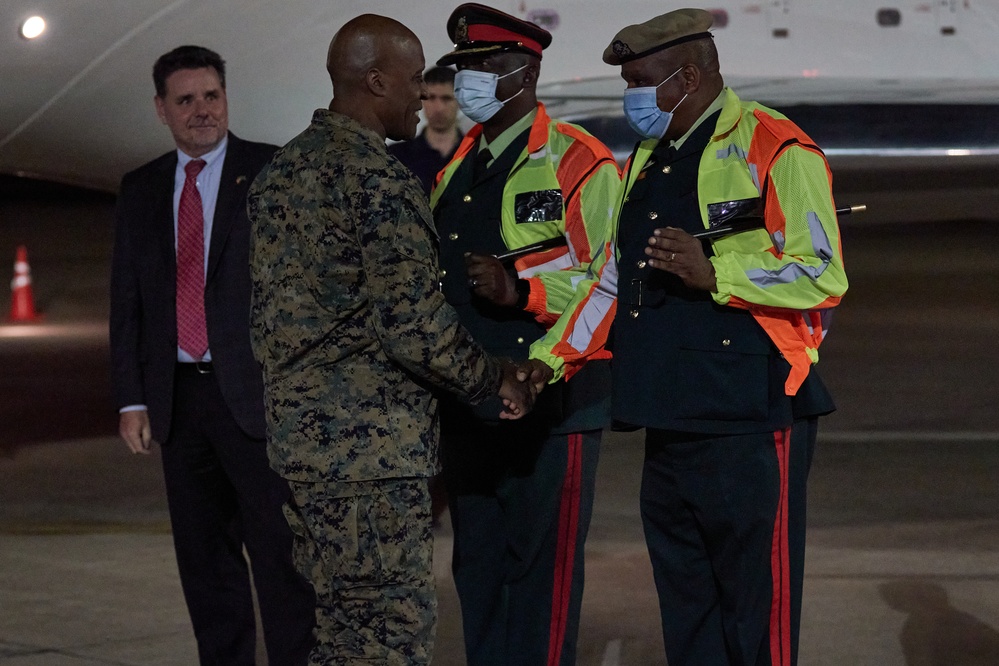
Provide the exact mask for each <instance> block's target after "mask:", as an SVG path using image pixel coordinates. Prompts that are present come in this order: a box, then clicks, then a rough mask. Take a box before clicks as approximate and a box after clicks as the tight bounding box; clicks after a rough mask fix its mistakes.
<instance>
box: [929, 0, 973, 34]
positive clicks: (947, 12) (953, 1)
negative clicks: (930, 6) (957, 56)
mask: <svg viewBox="0 0 999 666" xmlns="http://www.w3.org/2000/svg"><path fill="white" fill-rule="evenodd" d="M967 8H968V0H937V2H936V14H937V25H938V26H939V27H940V34H941V35H945V36H947V35H954V34H957V29H958V26H959V24H960V22H961V21H960V19H961V14H962V13H963V10H965V9H967Z"/></svg>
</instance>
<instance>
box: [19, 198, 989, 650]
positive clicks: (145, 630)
mask: <svg viewBox="0 0 999 666" xmlns="http://www.w3.org/2000/svg"><path fill="white" fill-rule="evenodd" d="M42 201H43V202H42ZM109 218H110V200H109V199H108V198H106V197H100V196H93V197H89V196H81V197H72V196H69V197H54V198H53V197H42V198H39V197H38V196H35V194H33V193H30V192H29V193H26V194H25V193H22V194H19V195H15V196H7V197H0V260H2V258H3V257H11V258H12V257H13V256H14V254H13V248H14V246H15V245H17V244H20V243H24V244H27V246H28V249H29V252H30V255H29V259H30V261H31V267H32V273H33V278H34V285H33V288H34V296H35V300H36V304H37V305H38V308H39V310H40V311H41V312H42V314H43V315H44V317H43V319H41V320H40V322H38V323H31V324H16V325H10V324H0V665H2V666H7V665H8V664H9V665H10V666H15V665H17V666H22V665H23V666H43V665H44V666H85V665H86V666H97V665H116V666H125V665H129V666H131V665H136V666H138V665H145V664H153V665H164V666H166V665H178V666H180V665H189V664H195V663H196V662H197V659H196V652H195V646H194V638H193V635H192V632H191V629H190V625H189V623H188V620H187V615H186V611H185V608H184V604H183V599H182V596H181V592H180V586H179V582H178V580H177V573H176V566H175V563H174V557H173V550H172V543H171V538H170V533H169V524H168V518H167V510H166V501H165V497H164V494H163V481H162V476H161V473H160V465H159V461H158V456H156V455H153V456H148V457H147V456H134V455H131V454H129V453H128V452H127V450H126V448H125V446H124V444H122V443H121V442H120V441H118V440H117V438H116V436H115V432H116V422H117V419H116V415H115V414H114V412H113V408H112V406H111V401H110V388H109V380H108V376H107V339H106V335H107V329H106V323H105V320H106V315H107V297H106V294H107V279H108V278H107V275H108V256H109V248H110V235H111V234H110V222H109ZM843 237H844V252H845V255H846V260H847V270H848V273H849V275H850V279H851V289H850V292H849V293H848V295H847V297H846V298H845V299H844V302H843V305H842V306H841V307H840V308H839V309H838V311H837V313H836V316H835V318H834V322H833V326H832V330H831V332H830V334H829V338H828V340H827V341H826V343H825V344H824V345H823V348H822V361H821V363H820V364H819V366H818V368H819V371H820V372H821V373H822V375H823V377H824V379H825V380H826V383H827V384H828V385H829V386H830V389H831V390H832V392H833V394H834V396H835V397H836V399H837V403H838V405H839V410H838V411H837V412H836V413H835V414H833V415H831V416H829V417H827V418H826V419H825V420H824V421H823V423H822V427H821V430H820V435H819V446H818V449H817V452H816V457H815V461H814V463H813V467H812V473H811V478H810V486H809V522H808V524H809V532H808V551H807V559H806V569H805V602H804V611H803V616H802V635H801V653H800V663H801V664H804V665H819V664H822V665H826V664H828V665H830V666H840V665H847V664H864V665H866V664H871V665H881V664H887V665H894V664H899V665H905V666H917V665H924V664H928V665H933V666H938V665H939V666H945V665H946V666H971V665H985V664H993V665H994V664H999V391H997V390H996V387H995V383H994V379H995V376H996V374H997V370H999V345H997V344H996V341H997V340H999V298H997V294H999V256H997V255H996V253H995V248H996V247H997V241H999V222H992V223H989V222H958V223H954V222H948V223H921V224H910V225H883V226H865V225H864V224H863V220H862V219H860V218H858V219H856V220H847V221H845V222H844V226H843ZM9 307H10V302H9V297H8V295H7V294H6V293H4V294H2V295H0V316H3V314H5V313H6V312H8V311H9ZM601 456H602V457H601V462H600V468H599V472H598V488H597V498H596V506H595V511H594V517H593V522H592V525H591V529H590V538H589V541H588V543H587V550H586V553H587V565H586V566H587V590H586V596H585V599H584V605H583V615H582V630H581V635H580V641H579V659H578V663H579V664H585V665H594V666H597V665H599V666H617V665H632V666H634V665H641V666H645V665H649V666H661V665H662V664H665V663H666V661H665V657H664V656H663V648H662V638H661V636H660V632H659V616H658V609H657V605H656V597H655V592H654V589H653V585H652V577H651V571H650V568H649V564H648V557H647V555H646V552H645V546H644V541H643V538H642V532H641V524H640V520H639V516H638V503H637V493H638V481H639V472H640V469H641V458H642V446H641V434H640V433H629V434H626V433H611V434H609V435H608V436H607V438H606V439H605V446H604V448H603V451H602V454H601ZM444 522H445V523H446V522H447V521H446V520H445V521H444ZM450 545H451V537H450V533H449V531H448V530H447V529H446V528H444V529H442V530H441V531H440V532H439V533H438V534H437V544H436V546H437V550H436V561H435V568H436V571H437V573H438V576H437V579H438V584H439V592H440V609H439V614H440V627H439V630H438V639H437V649H436V659H435V662H434V663H435V664H440V665H442V666H457V665H460V664H463V663H464V660H463V657H462V647H461V626H460V617H459V613H458V606H457V598H456V596H455V594H454V588H453V586H452V584H451V581H450V576H449V570H448V567H449V559H450ZM260 663H264V661H263V659H261V661H260ZM709 666H710V665H709Z"/></svg>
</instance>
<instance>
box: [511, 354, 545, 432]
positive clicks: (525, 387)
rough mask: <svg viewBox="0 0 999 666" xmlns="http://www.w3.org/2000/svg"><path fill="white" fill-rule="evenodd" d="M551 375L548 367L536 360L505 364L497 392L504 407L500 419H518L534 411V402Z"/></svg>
mask: <svg viewBox="0 0 999 666" xmlns="http://www.w3.org/2000/svg"><path fill="white" fill-rule="evenodd" d="M553 374H554V373H553V372H552V369H551V368H550V367H548V366H547V365H546V364H545V363H543V362H541V361H539V360H537V359H528V360H527V361H522V362H520V363H512V362H507V363H505V364H504V367H503V384H502V385H501V386H500V392H499V394H500V397H501V398H502V399H503V407H504V409H503V411H502V412H500V418H501V419H510V420H513V419H519V418H521V417H523V416H525V415H526V414H527V413H528V412H530V411H531V410H532V409H534V401H535V400H537V397H538V394H539V393H541V391H543V390H544V388H545V386H546V385H547V384H548V382H549V381H550V380H551V378H552V376H553Z"/></svg>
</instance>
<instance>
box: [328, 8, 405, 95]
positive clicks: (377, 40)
mask: <svg viewBox="0 0 999 666" xmlns="http://www.w3.org/2000/svg"><path fill="white" fill-rule="evenodd" d="M414 49H415V50H419V51H420V52H421V53H422V47H421V45H420V40H419V39H418V38H417V37H416V35H415V34H413V31H412V30H410V29H409V28H407V27H406V26H404V25H403V24H401V23H399V22H398V21H396V20H395V19H390V18H388V17H386V16H378V15H376V14H362V15H361V16H358V17H357V18H355V19H352V20H350V21H348V22H347V23H346V24H344V26H343V27H342V28H340V30H339V31H337V33H336V34H335V35H334V36H333V41H331V42H330V48H329V51H328V52H327V55H326V71H327V72H329V74H330V80H331V81H332V82H333V86H334V89H336V90H337V91H340V90H344V89H350V88H356V87H360V86H363V85H364V84H365V78H366V76H367V74H368V72H369V71H371V70H372V69H387V68H388V67H390V66H391V65H392V61H393V60H394V59H396V58H398V57H399V55H400V54H402V53H405V52H407V51H413V50H414Z"/></svg>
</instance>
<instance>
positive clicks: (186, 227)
mask: <svg viewBox="0 0 999 666" xmlns="http://www.w3.org/2000/svg"><path fill="white" fill-rule="evenodd" d="M204 166H205V161H204V160H191V161H190V162H188V163H187V165H186V166H185V167H184V171H186V172H187V178H186V179H184V189H183V190H182V191H181V193H180V207H179V208H178V210H177V344H178V345H180V348H181V349H183V350H184V351H186V352H187V353H188V354H190V355H191V356H193V357H194V358H195V359H196V360H200V359H201V358H202V357H203V356H204V355H205V352H206V351H208V327H207V325H206V324H205V216H204V212H203V210H202V208H201V193H200V192H198V188H197V186H196V183H197V179H198V174H199V173H200V172H201V170H202V169H203V168H204Z"/></svg>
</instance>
